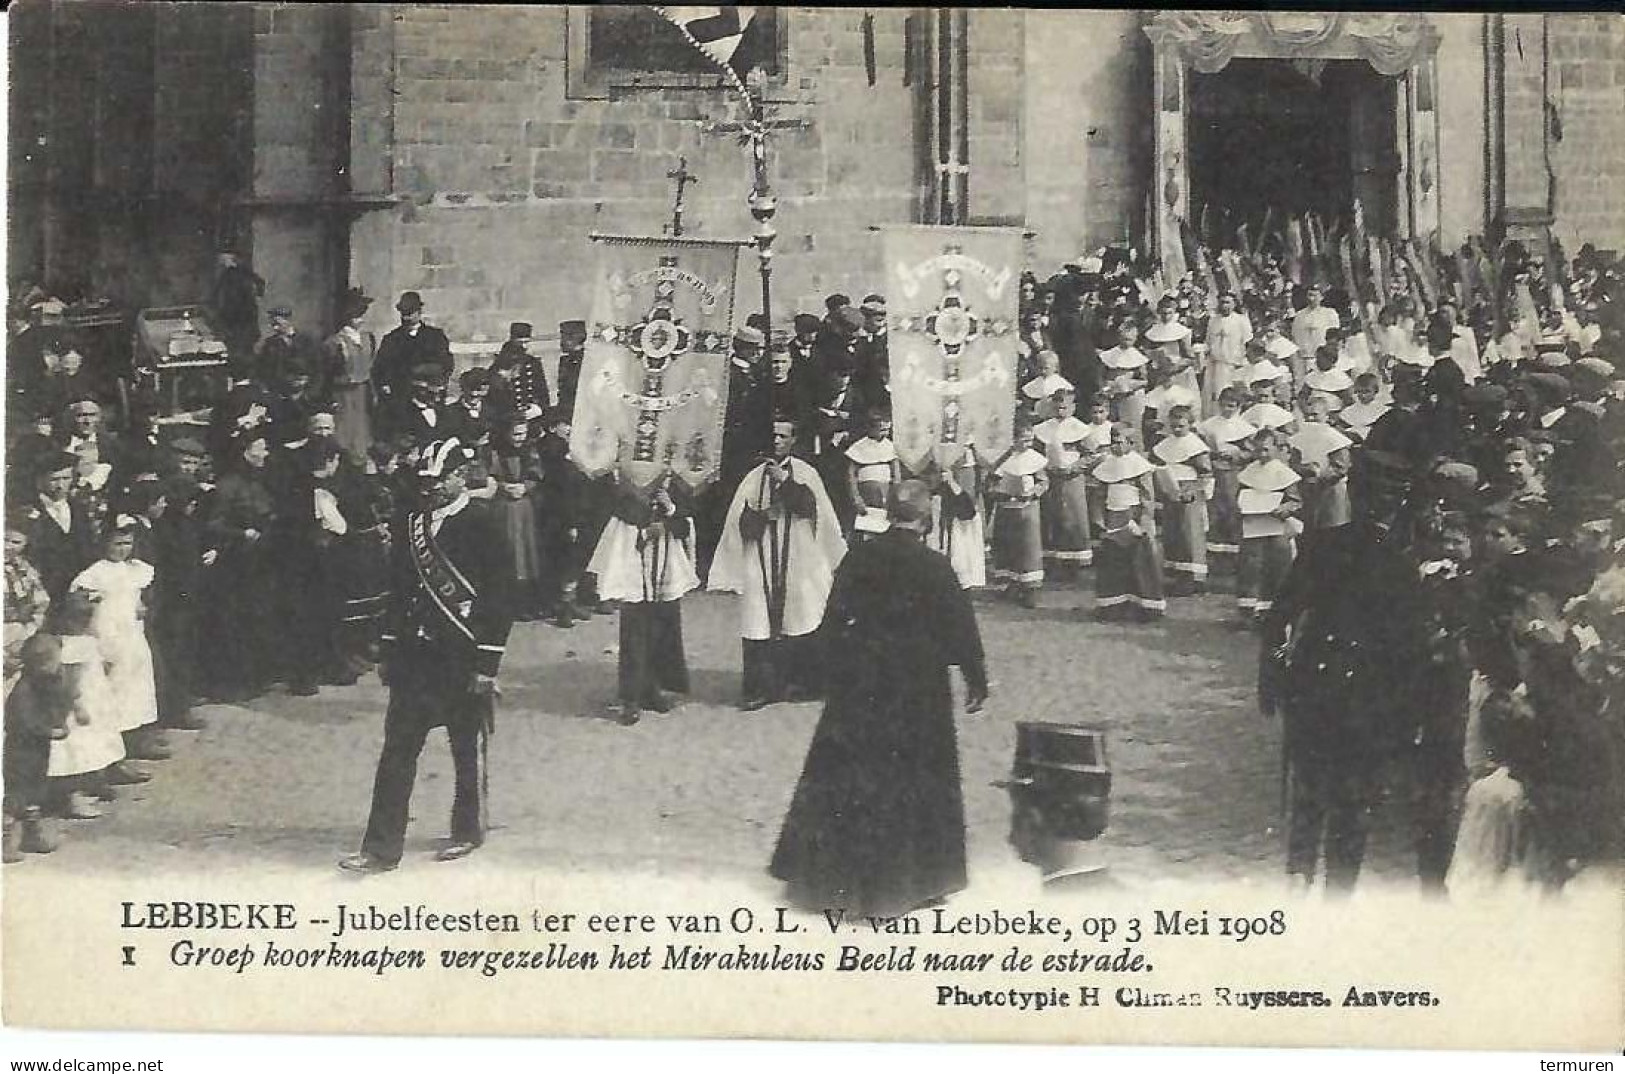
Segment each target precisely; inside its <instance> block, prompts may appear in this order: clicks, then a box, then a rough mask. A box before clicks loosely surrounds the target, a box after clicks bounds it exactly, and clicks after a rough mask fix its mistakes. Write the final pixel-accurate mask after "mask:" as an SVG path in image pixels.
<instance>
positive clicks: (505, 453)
mask: <svg viewBox="0 0 1625 1074" xmlns="http://www.w3.org/2000/svg"><path fill="white" fill-rule="evenodd" d="M494 427H495V430H496V435H495V437H493V439H492V441H491V443H490V445H489V446H488V447H487V448H486V449H485V452H484V455H485V458H484V462H485V468H486V470H487V471H488V472H489V473H490V475H491V480H492V481H493V482H495V484H496V494H495V496H494V497H493V498H492V499H491V501H490V504H491V514H492V516H493V517H494V518H495V519H496V521H497V528H498V529H500V530H501V531H502V534H503V537H504V539H505V541H506V548H507V552H508V559H509V573H510V575H511V577H512V578H513V580H514V582H515V586H514V590H513V598H514V602H513V611H514V614H515V618H517V619H521V620H532V619H537V618H539V617H540V616H541V614H542V597H543V594H542V582H543V579H544V578H546V577H547V572H546V564H545V563H544V561H543V551H542V516H541V493H540V489H541V486H542V456H541V452H540V450H539V449H538V447H537V445H536V443H535V441H534V440H533V439H532V438H531V433H530V424H529V423H528V422H527V421H526V420H525V416H524V415H523V414H521V413H518V412H513V411H510V412H509V413H507V414H503V415H501V416H499V417H498V418H497V419H496V420H495V423H494Z"/></svg>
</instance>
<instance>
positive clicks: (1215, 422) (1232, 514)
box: [1197, 384, 1258, 556]
mask: <svg viewBox="0 0 1625 1074" xmlns="http://www.w3.org/2000/svg"><path fill="white" fill-rule="evenodd" d="M1241 399H1242V394H1241V389H1240V388H1238V387H1237V386H1236V385H1234V384H1232V385H1229V386H1228V387H1226V388H1224V389H1223V390H1222V391H1220V392H1219V412H1218V414H1216V415H1215V416H1213V417H1211V418H1208V419H1207V420H1206V421H1204V422H1202V424H1201V425H1199V426H1197V431H1198V432H1199V433H1201V435H1202V438H1203V439H1204V440H1206V441H1207V445H1208V457H1209V459H1211V460H1212V463H1213V495H1212V496H1211V497H1210V502H1209V509H1208V515H1209V529H1208V540H1207V550H1208V555H1210V556H1212V555H1227V556H1234V555H1236V554H1237V553H1239V552H1240V551H1241V510H1240V508H1238V507H1237V506H1236V495H1237V494H1238V493H1239V492H1240V490H1241V485H1240V483H1239V482H1238V481H1237V475H1238V474H1240V472H1241V468H1242V467H1243V466H1245V465H1247V461H1248V460H1247V441H1248V440H1250V439H1252V437H1253V434H1254V433H1256V432H1258V429H1257V428H1256V427H1255V426H1253V425H1252V424H1251V423H1250V422H1247V421H1244V420H1242V417H1241Z"/></svg>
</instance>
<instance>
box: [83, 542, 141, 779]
mask: <svg viewBox="0 0 1625 1074" xmlns="http://www.w3.org/2000/svg"><path fill="white" fill-rule="evenodd" d="M135 533H136V523H135V521H134V520H133V519H131V518H129V517H128V516H125V515H121V516H119V518H118V520H117V522H116V523H115V525H114V527H113V529H112V530H111V531H110V532H109V533H108V535H107V538H106V541H105V543H104V547H103V555H102V558H101V559H99V560H97V561H96V562H95V563H92V564H91V565H90V566H89V567H86V568H85V569H84V570H83V571H82V572H80V574H79V577H77V578H75V579H74V580H73V588H74V589H76V590H83V591H85V592H88V593H93V594H95V600H96V611H95V614H94V615H93V616H92V618H91V624H90V625H91V631H92V633H94V634H95V636H96V642H97V644H98V645H99V646H100V647H101V653H102V659H103V661H105V663H106V669H107V683H108V687H109V689H110V691H111V694H112V701H113V710H112V711H113V726H114V727H115V728H116V729H117V730H118V731H119V732H121V733H122V734H123V735H124V747H125V750H126V752H128V753H129V754H131V755H132V756H143V755H145V756H149V757H155V756H156V751H154V750H153V749H151V747H152V746H154V745H157V744H158V743H155V742H154V739H155V738H156V735H157V733H158V732H157V728H156V727H155V726H153V725H155V724H156V723H157V720H158V691H157V686H156V683H155V681H154V678H153V667H152V649H151V648H150V647H149V646H148V644H147V634H146V627H145V624H144V620H145V619H146V615H147V612H146V591H147V589H148V587H150V586H151V585H152V582H153V578H154V572H153V569H152V565H151V564H150V563H147V562H146V561H144V560H140V559H136V558H135Z"/></svg>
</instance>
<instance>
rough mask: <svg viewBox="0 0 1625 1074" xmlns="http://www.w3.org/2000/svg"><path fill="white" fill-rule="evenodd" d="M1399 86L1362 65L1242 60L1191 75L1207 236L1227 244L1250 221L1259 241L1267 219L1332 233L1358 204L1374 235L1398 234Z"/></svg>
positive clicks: (1199, 203)
mask: <svg viewBox="0 0 1625 1074" xmlns="http://www.w3.org/2000/svg"><path fill="white" fill-rule="evenodd" d="M1397 86H1398V83H1397V81H1396V80H1394V79H1392V78H1386V77H1384V76H1383V75H1380V74H1378V73H1377V72H1376V71H1374V70H1373V69H1372V68H1371V65H1370V64H1368V63H1366V62H1364V61H1363V60H1325V61H1291V60H1264V59H1238V60H1233V61H1232V62H1231V63H1229V64H1228V65H1227V66H1226V67H1225V68H1224V69H1223V70H1222V71H1218V72H1216V73H1214V74H1201V73H1199V72H1193V73H1192V76H1191V89H1190V128H1189V130H1188V132H1187V137H1188V143H1187V144H1188V145H1189V152H1190V162H1189V168H1190V173H1189V174H1190V183H1191V205H1192V207H1193V217H1194V220H1193V223H1194V224H1196V225H1197V226H1200V224H1201V221H1202V220H1204V219H1205V220H1206V221H1207V229H1208V231H1209V232H1210V234H1205V235H1203V236H1202V237H1203V238H1204V239H1205V240H1206V241H1209V242H1215V241H1217V242H1221V243H1228V242H1230V241H1231V239H1232V237H1233V236H1234V234H1235V229H1236V227H1237V226H1238V225H1240V224H1242V223H1244V222H1249V221H1250V222H1251V226H1252V227H1253V229H1254V231H1255V235H1254V238H1255V239H1256V238H1257V235H1256V229H1257V227H1258V224H1259V222H1260V221H1261V220H1262V218H1263V217H1264V214H1265V212H1266V211H1269V212H1271V214H1272V216H1273V219H1274V220H1275V221H1277V222H1280V221H1281V220H1283V219H1284V217H1286V216H1291V217H1301V216H1303V215H1304V214H1306V213H1314V214H1316V215H1317V216H1319V217H1320V218H1321V219H1322V220H1324V221H1326V222H1327V224H1328V225H1329V224H1330V223H1331V222H1333V221H1336V220H1346V219H1347V218H1348V217H1349V215H1350V214H1351V213H1352V211H1353V205H1354V199H1355V197H1356V196H1358V197H1359V199H1360V203H1361V206H1362V211H1363V213H1364V216H1365V222H1366V227H1367V229H1368V230H1369V231H1371V232H1372V233H1375V234H1387V233H1390V232H1392V231H1393V230H1394V222H1395V219H1396V216H1397V209H1398V179H1399V155H1398V152H1397V150H1396V125H1395V124H1396V120H1395V115H1396V113H1395V107H1396V102H1397ZM1204 209H1206V214H1205V216H1204Z"/></svg>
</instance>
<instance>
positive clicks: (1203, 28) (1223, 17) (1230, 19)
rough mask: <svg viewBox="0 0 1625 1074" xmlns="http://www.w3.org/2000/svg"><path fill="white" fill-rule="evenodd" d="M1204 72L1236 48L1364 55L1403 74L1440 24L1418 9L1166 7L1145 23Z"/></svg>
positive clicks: (1425, 51) (1287, 54)
mask: <svg viewBox="0 0 1625 1074" xmlns="http://www.w3.org/2000/svg"><path fill="white" fill-rule="evenodd" d="M1146 33H1147V34H1148V35H1149V36H1150V37H1151V40H1152V41H1153V42H1154V43H1156V44H1157V45H1159V46H1165V47H1166V46H1170V45H1171V46H1173V47H1175V48H1177V49H1178V50H1179V52H1180V53H1181V55H1183V57H1184V58H1185V60H1186V62H1188V63H1189V64H1190V65H1191V66H1192V67H1193V68H1195V69H1196V70H1197V71H1200V72H1202V73H1203V74H1212V73H1214V72H1215V71H1221V70H1223V69H1224V67H1225V65H1226V64H1228V63H1229V62H1230V61H1231V60H1232V59H1234V58H1235V57H1236V56H1238V55H1242V56H1250V57H1265V58H1280V59H1303V58H1307V59H1323V60H1324V59H1363V60H1365V61H1366V62H1368V63H1370V64H1371V66H1372V67H1373V68H1375V69H1376V70H1377V71H1378V72H1380V73H1381V74H1384V75H1389V76H1393V75H1399V74H1403V73H1404V72H1405V71H1407V70H1409V69H1410V68H1412V67H1414V66H1416V65H1417V64H1418V63H1420V62H1421V61H1422V60H1423V59H1425V58H1426V57H1428V56H1429V55H1431V54H1432V53H1433V52H1434V51H1435V50H1436V49H1437V48H1438V44H1439V33H1438V30H1437V29H1436V28H1435V27H1434V26H1433V24H1432V23H1431V22H1429V21H1428V19H1427V17H1426V16H1425V15H1422V14H1419V13H1417V12H1397V13H1394V12H1365V11H1297V12H1285V11H1162V12H1158V13H1157V15H1156V16H1155V17H1154V18H1153V19H1152V22H1151V25H1150V26H1148V27H1146Z"/></svg>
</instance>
